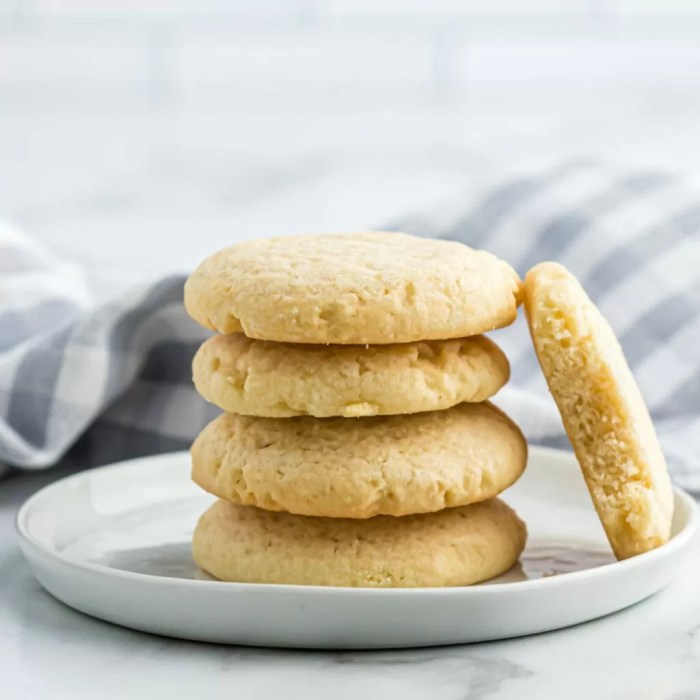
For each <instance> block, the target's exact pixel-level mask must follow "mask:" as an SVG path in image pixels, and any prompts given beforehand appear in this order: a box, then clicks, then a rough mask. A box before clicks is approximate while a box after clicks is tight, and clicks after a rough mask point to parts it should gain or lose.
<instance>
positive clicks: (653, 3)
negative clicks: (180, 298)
mask: <svg viewBox="0 0 700 700" xmlns="http://www.w3.org/2000/svg"><path fill="white" fill-rule="evenodd" d="M698 124H700V2H697V1H696V0H684V1H683V0H677V1H673V0H670V1H664V0H636V1H635V0H617V1H614V0H526V1H518V0H494V1H491V2H477V1H475V0H462V1H461V2H460V1H459V0H404V1H400V0H355V1H354V2H342V1H341V0H260V1H258V2H254V1H252V0H249V1H244V0H169V1H168V0H140V1H138V2H137V1H136V0H132V1H130V2H129V1H127V0H93V1H90V0H0V154H1V156H0V213H1V214H2V215H4V216H7V217H8V218H10V219H11V220H12V221H14V222H15V223H16V224H17V225H18V226H19V227H20V228H22V229H23V230H24V231H26V232H28V233H30V234H31V235H33V236H35V237H37V238H38V239H40V240H42V241H44V242H45V243H46V244H47V245H49V246H50V247H51V248H52V249H53V250H55V251H56V252H58V253H59V254H61V255H63V256H65V257H67V258H69V259H72V260H75V261H78V262H82V263H86V264H88V266H89V269H90V277H91V282H92V284H93V287H94V290H95V293H96V294H97V295H98V296H104V295H108V294H112V293H113V292H115V291H116V290H118V289H120V288H121V287H123V286H125V285H127V284H132V283H133V282H135V281H138V280H140V279H143V278H145V277H150V276H152V275H155V274H160V273H162V272H165V271H170V270H187V269H189V268H191V267H192V266H193V265H194V264H195V263H196V262H198V260H199V259H200V258H201V257H203V256H204V255H206V254H207V253H209V252H211V250H212V249H214V248H217V247H220V246H223V245H225V244H227V243H230V242H233V241H235V240H239V239H241V238H247V237H251V236H257V235H272V234H278V233H290V232H299V231H312V230H313V231H315V230H328V229H346V230H347V229H353V228H356V227H366V226H369V225H373V224H374V225H376V224H380V223H381V222H383V221H385V220H387V219H393V218H396V217H397V216H399V215H401V214H402V213H408V212H411V211H413V210H416V209H420V208H421V207H425V206H427V205H432V204H434V203H435V202H437V201H439V200H440V199H441V198H442V197H448V196H451V197H454V195H455V194H456V193H463V196H464V197H465V201H467V200H468V199H469V198H470V197H472V196H474V193H475V192H477V191H478V190H479V189H480V188H482V187H483V186H484V183H485V182H487V181H488V180H489V178H491V177H496V176H498V174H499V173H501V172H502V171H503V170H504V169H507V168H511V167H513V166H514V165H516V164H520V163H523V162H529V161H549V160H556V159H558V158H562V157H565V156H567V155H585V156H594V157H599V158H602V159H603V160H606V161H611V162H624V163H632V164H636V163H639V162H640V161H641V162H644V163H645V164H654V165H658V164H660V165H665V166H669V167H672V168H674V169H681V168H682V169H693V168H694V167H695V165H696V163H697V162H698V158H699V156H700V138H698Z"/></svg>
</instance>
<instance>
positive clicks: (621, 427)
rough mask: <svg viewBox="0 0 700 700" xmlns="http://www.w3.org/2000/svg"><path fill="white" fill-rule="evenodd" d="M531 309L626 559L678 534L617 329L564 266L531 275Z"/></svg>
mask: <svg viewBox="0 0 700 700" xmlns="http://www.w3.org/2000/svg"><path fill="white" fill-rule="evenodd" d="M525 311H526V314H527V319H528V323H529V326H530V333H531V335H532V339H533V343H534V346H535V350H536V352H537V356H538V358H539V361H540V364H541V365H542V370H543V372H544V375H545V378H546V380H547V383H548V384H549V388H550V391H551V392H552V395H553V396H554V399H555V401H556V403H557V405H558V407H559V411H560V412H561V415H562V420H563V422H564V427H565V429H566V432H567V434H568V436H569V439H570V440H571V443H572V445H573V448H574V452H575V453H576V457H577V459H578V462H579V464H580V465H581V470H582V472H583V475H584V477H585V479H586V483H587V484H588V488H589V490H590V492H591V496H592V498H593V502H594V505H595V507H596V510H597V511H598V514H599V516H600V519H601V521H602V523H603V527H604V528H605V531H606V534H607V536H608V539H609V540H610V544H611V545H612V548H613V551H614V552H615V555H616V556H617V558H618V559H624V558H627V557H631V556H634V555H636V554H640V553H642V552H645V551H648V550H650V549H653V548H655V547H658V546H660V545H662V544H663V543H664V542H666V541H667V540H668V538H669V536H670V530H671V520H672V517H673V492H672V489H671V483H670V480H669V476H668V471H667V469H666V462H665V460H664V456H663V454H662V452H661V448H660V446H659V442H658V439H657V437H656V433H655V431H654V426H653V425H652V422H651V418H650V417H649V412H648V410H647V408H646V405H645V403H644V399H643V398H642V396H641V394H640V392H639V389H638V387H637V384H636V382H635V380H634V377H633V376H632V373H631V371H630V369H629V367H628V365H627V362H626V360H625V357H624V355H623V352H622V348H621V347H620V344H619V343H618V341H617V339H616V337H615V334H614V333H613V331H612V329H611V328H610V326H609V325H608V323H607V321H606V320H605V319H604V318H603V316H602V315H601V313H600V311H599V310H598V309H597V307H596V306H595V305H594V304H593V303H592V302H591V300H590V299H589V298H588V296H587V295H586V293H585V291H584V290H583V288H582V287H581V285H580V284H579V283H578V281H577V280H576V279H575V278H574V277H573V275H571V274H570V273H569V272H568V271H567V270H566V269H565V268H564V267H562V266H561V265H558V264H555V263H541V264H539V265H537V266H536V267H534V268H533V269H532V270H530V272H528V274H527V277H526V280H525Z"/></svg>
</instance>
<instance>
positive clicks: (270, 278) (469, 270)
mask: <svg viewBox="0 0 700 700" xmlns="http://www.w3.org/2000/svg"><path fill="white" fill-rule="evenodd" d="M519 291H520V280H519V278H518V276H517V274H516V273H515V271H514V270H513V268H511V267H510V265H508V264H507V263H505V262H503V261H502V260H499V259H498V258H496V257H495V256H493V255H491V254H490V253H487V252H484V251H477V250H473V249H472V248H469V247H468V246H465V245H463V244H461V243H456V242H452V241H442V240H432V239H426V238H417V237H415V236H409V235H406V234H401V233H383V232H374V233H355V234H332V235H321V236H294V237H289V238H273V239H267V240H256V241H248V242H246V243H240V244H237V245H234V246H231V247H230V248H226V249H225V250H222V251H220V252H218V253H215V254H214V255H212V256H210V257H209V258H207V259H206V260H205V261H204V262H203V263H202V264H201V265H200V266H199V267H198V268H197V269H196V270H195V272H194V273H193V274H192V276H191V277H190V278H189V280H188V281H187V283H186V285H185V306H186V307H187V310H188V311H189V313H190V315H191V316H192V317H193V318H194V319H195V320H196V321H198V322H199V323H201V324H202V325H204V326H205V327H207V328H210V329H212V330H216V331H218V332H220V333H234V332H239V331H243V332H244V333H245V335H246V336H248V337H249V338H257V339H260V340H273V341H278V342H291V343H337V344H366V343H371V344H378V345H384V344H389V343H408V342H413V341H417V340H434V339H446V338H459V337H463V336H471V335H477V334H479V333H484V332H486V331H490V330H493V329H495V328H499V327H502V326H506V325H508V324H509V323H512V322H513V321H514V320H515V317H516V314H517V305H518V301H519Z"/></svg>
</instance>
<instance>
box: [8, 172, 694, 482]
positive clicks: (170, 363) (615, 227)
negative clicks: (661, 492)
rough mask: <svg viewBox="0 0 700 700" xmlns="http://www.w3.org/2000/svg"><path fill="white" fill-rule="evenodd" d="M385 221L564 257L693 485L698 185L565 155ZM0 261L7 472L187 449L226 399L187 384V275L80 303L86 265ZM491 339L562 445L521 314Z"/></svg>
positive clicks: (670, 454) (523, 254)
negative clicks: (214, 399) (211, 399)
mask: <svg viewBox="0 0 700 700" xmlns="http://www.w3.org/2000/svg"><path fill="white" fill-rule="evenodd" d="M465 201H467V202H468V204H465ZM391 228H394V229H397V230H405V231H409V232H413V233H417V234H422V235H428V236H438V237H444V238H450V239H454V240H459V241H463V242H465V243H467V244H469V245H471V246H474V247H480V248H486V249H488V250H490V251H492V252H494V253H495V254H496V255H498V256H500V257H503V258H504V259H506V260H508V261H509V262H510V263H511V264H513V265H514V267H516V269H517V270H518V271H519V272H520V273H521V274H524V273H525V272H526V271H527V269H528V268H529V267H531V266H532V265H534V264H535V263H537V262H539V261H541V260H557V261H559V262H561V263H563V264H564V265H565V266H566V267H568V268H569V269H570V270H571V271H572V272H573V273H574V274H575V275H576V276H577V277H578V278H579V280H580V281H581V282H582V284H583V285H584V287H585V288H586V289H587V291H588V292H589V294H590V296H591V297H592V298H593V299H594V301H596V302H597V303H598V305H599V306H600V308H601V310H602V312H603V313H604V314H605V316H606V317H607V318H608V319H609V321H610V323H611V325H612V326H613V328H614V329H615V331H616V332H617V334H618V336H619V338H620V340H621V343H622V345H623V347H624V349H625V352H626V354H627V357H628V360H629V362H630V365H631V366H632V369H633V371H634V373H635V375H636V376H637V379H638V381H639V384H640V386H641V389H642V393H643V394H644V396H645V397H646V399H647V401H648V403H649V406H650V408H651V410H652V414H653V416H654V419H655V422H656V425H657V429H658V432H659V435H660V437H661V440H662V443H663V446H664V451H665V453H666V455H667V458H668V461H669V466H670V468H671V470H672V473H673V477H674V479H675V481H676V482H677V483H679V484H680V485H682V486H684V487H685V488H687V489H689V490H692V491H696V492H698V491H700V285H699V279H700V185H698V184H696V182H695V181H692V180H689V179H687V178H680V177H673V176H671V175H668V174H665V173H660V172H653V171H634V172H624V171H620V170H615V171H614V170H611V169H607V168H603V167H601V166H599V165H596V164H595V163H589V162H569V163H564V164H562V165H559V166H557V167H554V168H549V169H546V170H540V171H537V172H530V173H526V174H522V175H518V176H512V177H508V178H505V179H503V180H502V181H501V182H497V183H496V184H495V185H493V186H492V187H491V188H489V189H486V190H485V191H484V193H483V194H482V195H481V196H479V197H477V198H476V199H475V198H474V197H473V196H471V197H465V198H463V199H462V200H461V201H459V202H455V203H453V204H448V205H446V206H444V207H441V208H440V209H439V211H435V212H431V213H427V214H423V215H416V216H412V217H408V218H407V219H405V220H402V221H400V222H393V223H392V224H391ZM193 262H195V261H193ZM0 272H1V273H2V276H1V277H0V462H2V463H3V464H4V465H5V468H6V469H8V468H11V467H20V468H25V469H38V468H44V467H49V466H51V465H53V464H55V463H57V462H59V461H60V462H61V463H63V464H66V463H68V464H71V465H76V466H86V467H87V466H95V465H98V464H104V463H106V462H111V461H115V460H119V459H126V458H128V457H134V456H138V455H143V454H151V453H156V452H163V451H168V450H177V449H183V448H186V447H187V446H188V444H189V443H190V442H191V441H192V439H193V438H194V437H195V435H196V434H197V432H198V431H199V430H200V429H201V428H202V426H203V425H204V424H205V423H206V422H207V421H208V420H210V419H211V418H212V417H213V416H214V415H216V413H217V412H218V411H217V409H215V408H214V407H212V406H209V405H208V404H206V403H205V402H204V401H203V400H202V399H200V398H199V397H198V396H197V395H196V394H195V392H194V390H193V388H192V385H191V381H190V375H191V373H190V361H191V357H192V355H193V353H194V351H195V349H196V348H197V346H198V345H199V343H200V342H201V341H202V339H203V338H204V337H205V336H206V332H205V331H204V330H202V329H200V328H199V327H198V326H197V325H196V324H195V323H194V322H192V321H191V320H190V319H189V318H188V317H187V315H186V314H185V311H184V309H183V307H182V284H183V281H184V280H183V279H182V278H181V277H169V278H166V279H163V280H160V281H158V282H155V283H154V284H152V285H149V286H146V287H144V288H141V289H137V290H134V291H133V292H131V293H130V294H128V295H126V296H124V297H123V298H120V299H118V300H116V301H114V302H111V303H109V304H106V305H104V306H101V307H99V308H87V307H86V305H85V301H84V300H85V299H86V298H87V295H86V293H85V290H84V289H83V287H82V284H81V275H80V271H79V270H76V269H74V268H71V267H69V266H66V265H63V264H60V263H59V262H57V261H55V260H52V259H51V258H49V257H48V256H47V255H46V254H45V253H44V252H43V251H42V250H40V249H38V248H37V247H35V246H33V245H31V244H30V243H29V242H27V241H26V240H25V239H23V238H22V237H21V236H19V235H18V234H16V233H13V232H11V231H9V230H5V229H2V230H0ZM494 338H495V340H496V341H497V342H498V343H499V344H500V345H501V346H502V347H503V349H504V350H505V351H506V353H507V354H508V356H509V357H510V359H511V364H512V369H513V372H512V375H513V376H512V379H511V383H510V384H509V385H508V386H507V387H506V388H505V389H503V390H502V392H501V393H500V394H499V395H498V397H497V400H496V403H498V404H500V405H501V406H502V407H503V408H505V410H506V411H507V412H508V413H510V414H511V415H512V417H513V418H514V419H515V420H516V421H518V423H519V424H520V425H521V426H522V428H523V430H524V432H525V433H526V435H527V437H528V439H529V440H530V442H532V443H537V444H546V445H555V446H560V447H565V446H567V442H566V438H565V436H564V434H563V430H562V426H561V420H560V418H559V416H558V414H557V411H556V408H555V406H554V403H553V402H552V400H551V397H550V396H549V394H548V393H547V389H546V386H545V383H544V380H543V379H542V376H541V374H540V371H539V368H538V366H537V362H536V359H535V357H534V353H533V351H532V347H531V343H530V340H529V336H528V333H527V329H526V324H525V323H524V322H522V319H521V320H520V321H519V322H518V323H516V324H514V325H513V326H510V327H509V328H507V329H503V330H501V331H498V332H496V333H495V334H494Z"/></svg>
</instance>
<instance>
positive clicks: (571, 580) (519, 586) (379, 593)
mask: <svg viewBox="0 0 700 700" xmlns="http://www.w3.org/2000/svg"><path fill="white" fill-rule="evenodd" d="M188 454H189V453H188V451H187V450H178V451H175V452H165V453H161V454H156V455H144V456H142V457H134V458H132V459H127V460H122V461H120V462H113V463H111V464H105V465H102V466H99V467H93V468H90V469H87V470H83V471H80V472H77V473H75V474H70V475H69V476H65V477H63V478H62V479H57V480H56V481H54V482H52V483H50V484H47V485H46V486H44V487H42V488H41V489H39V490H38V491H36V492H35V493H33V494H32V495H31V496H29V497H28V498H27V499H26V500H25V501H24V503H23V504H22V506H21V507H20V509H19V511H18V512H17V515H16V517H15V531H16V532H17V535H18V537H19V540H20V545H22V546H23V548H24V547H29V548H31V549H33V550H35V551H36V552H38V554H39V555H41V556H42V557H44V558H46V559H49V560H52V562H53V563H54V564H56V563H59V564H61V565H64V566H67V567H69V568H75V569H78V570H81V571H83V572H89V573H92V574H97V575H100V576H107V577H110V578H116V579H122V580H126V581H132V582H140V583H143V584H147V585H148V584H151V585H159V586H160V585H165V586H180V587H182V586H184V587H186V588H191V589H194V590H196V589H201V588H206V589H208V590H210V591H211V590H212V586H213V587H214V588H216V589H218V590H227V591H230V592H231V593H235V592H237V591H248V592H251V591H261V590H264V591H266V592H269V593H270V594H272V595H274V594H276V593H277V594H285V593H297V594H313V595H323V596H330V597H334V596H338V595H341V596H346V595H351V596H354V597H357V596H360V597H367V596H372V597H394V596H404V597H405V596H411V595H414V596H420V597H425V596H426V595H427V596H433V597H434V596H448V597H452V596H464V595H471V596H485V595H494V594H507V593H512V592H514V591H521V592H524V591H528V590H532V589H540V588H545V589H546V588H548V587H552V586H554V587H556V586H561V585H575V584H576V583H578V582H580V581H584V580H586V579H589V578H596V577H599V576H605V575H606V573H608V572H609V571H610V570H611V569H615V570H616V571H620V572H623V571H625V570H634V569H635V568H638V567H639V566H644V565H645V564H647V563H648V564H651V563H652V562H653V560H655V559H659V558H662V557H666V556H671V555H673V554H674V553H675V552H677V551H678V550H682V549H684V548H685V547H686V545H687V544H688V542H689V540H690V539H691V538H692V537H693V535H694V534H695V532H696V531H697V529H698V524H699V522H700V506H698V503H697V502H696V501H695V499H694V498H693V497H692V496H691V495H690V494H688V493H687V492H686V491H684V490H683V489H681V488H679V487H677V486H674V487H673V494H674V501H675V500H676V499H678V500H680V502H681V503H683V505H684V507H685V510H686V513H687V520H686V523H685V524H684V526H683V528H682V529H681V530H680V531H679V532H678V533H677V534H676V535H675V536H673V537H672V538H671V539H670V540H669V541H668V542H666V543H664V544H663V545H661V546H660V547H657V548H655V549H652V550H650V551H648V552H644V553H643V554H639V555H637V556H634V557H630V558H629V559H623V560H622V561H613V562H609V563H607V564H602V565H600V566H596V567H592V568H590V569H583V570H580V571H571V572H567V573H563V574H559V575H558V576H550V577H542V578H537V579H528V580H525V581H509V582H504V583H489V582H484V583H481V584H479V585H478V586H442V587H425V586H423V587H416V588H371V587H352V586H314V585H307V584H289V583H284V584H283V583H246V582H238V581H216V580H213V581H209V580H197V579H185V578H169V577H165V576H155V575H153V574H144V573H139V572H135V571H123V570H121V569H114V568H112V567H109V566H105V565H104V564H99V563H96V562H90V561H85V560H83V559H76V558H73V557H70V556H67V555H65V554H63V553H61V552H59V551H57V550H55V549H52V548H50V547H47V546H46V545H44V544H43V543H42V542H41V541H39V540H38V539H37V538H35V537H34V536H33V535H32V533H31V532H30V531H29V528H28V526H27V519H28V515H29V513H30V511H31V509H32V507H33V506H35V505H36V502H37V501H39V500H40V499H41V498H45V497H46V495H47V494H49V493H50V492H51V491H52V490H55V489H58V488H61V487H65V486H66V485H69V484H70V483H71V482H73V481H80V480H81V479H84V478H86V476H87V475H92V474H94V473H101V472H106V471H118V470H119V469H120V468H124V467H126V466H130V465H132V464H133V463H134V462H141V461H148V462H157V461H167V460H169V459H177V458H183V457H186V456H187V455H188ZM535 455H540V456H542V457H550V458H555V459H557V458H564V459H568V460H574V462H575V461H576V458H575V456H574V454H573V452H570V451H568V450H562V449H558V448H554V447H545V446H540V445H530V446H529V458H531V457H533V456H535ZM577 466H578V465H577ZM591 507H593V504H592V503H591Z"/></svg>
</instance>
